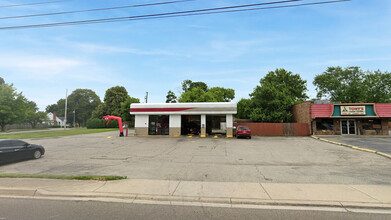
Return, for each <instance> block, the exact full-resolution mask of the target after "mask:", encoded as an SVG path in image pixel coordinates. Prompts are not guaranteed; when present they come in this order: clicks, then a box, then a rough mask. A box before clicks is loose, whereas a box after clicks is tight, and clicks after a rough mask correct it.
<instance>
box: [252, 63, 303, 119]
mask: <svg viewBox="0 0 391 220" xmlns="http://www.w3.org/2000/svg"><path fill="white" fill-rule="evenodd" d="M259 82H260V84H261V85H260V86H257V87H256V88H255V89H254V92H253V93H251V94H250V97H251V101H252V103H253V106H254V108H253V110H252V111H251V113H250V119H251V120H253V121H260V122H289V121H290V120H291V117H292V114H291V112H290V108H291V107H292V105H294V104H296V103H299V102H301V101H304V100H305V99H306V98H308V96H307V95H306V93H305V92H306V91H307V87H306V81H305V80H303V79H301V77H300V75H299V74H292V72H290V71H287V70H285V69H276V70H275V71H270V72H269V73H268V74H267V75H266V76H265V77H264V78H262V79H261V80H260V81H259Z"/></svg>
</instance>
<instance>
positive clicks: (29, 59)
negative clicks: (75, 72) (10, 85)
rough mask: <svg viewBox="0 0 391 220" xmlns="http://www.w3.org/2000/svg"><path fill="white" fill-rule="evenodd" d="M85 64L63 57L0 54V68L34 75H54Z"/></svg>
mask: <svg viewBox="0 0 391 220" xmlns="http://www.w3.org/2000/svg"><path fill="white" fill-rule="evenodd" d="M85 64H86V63H85V62H83V61H80V60H78V59H72V58H64V57H52V56H35V55H9V56H5V55H2V56H0V68H2V69H12V70H17V71H20V72H25V73H28V74H33V75H34V76H36V77H48V76H55V75H58V74H61V73H63V72H66V71H68V70H70V69H74V68H76V67H80V66H82V65H85Z"/></svg>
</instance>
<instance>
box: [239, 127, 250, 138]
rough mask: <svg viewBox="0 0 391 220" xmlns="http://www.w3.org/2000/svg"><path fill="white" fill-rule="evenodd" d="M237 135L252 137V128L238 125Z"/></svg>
mask: <svg viewBox="0 0 391 220" xmlns="http://www.w3.org/2000/svg"><path fill="white" fill-rule="evenodd" d="M235 136H236V137H237V138H240V137H247V138H249V139H251V130H250V128H248V127H245V126H238V127H237V128H236V131H235Z"/></svg>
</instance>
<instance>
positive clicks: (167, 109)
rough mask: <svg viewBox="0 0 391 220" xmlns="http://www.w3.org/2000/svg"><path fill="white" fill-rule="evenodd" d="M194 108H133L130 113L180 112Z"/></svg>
mask: <svg viewBox="0 0 391 220" xmlns="http://www.w3.org/2000/svg"><path fill="white" fill-rule="evenodd" d="M189 109H194V108H131V109H130V112H180V111H186V110H189Z"/></svg>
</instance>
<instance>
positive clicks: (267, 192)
mask: <svg viewBox="0 0 391 220" xmlns="http://www.w3.org/2000/svg"><path fill="white" fill-rule="evenodd" d="M259 185H260V186H261V188H262V189H263V191H265V193H266V194H267V196H269V198H270V200H273V199H272V197H271V196H270V195H269V193H268V192H267V191H266V189H265V187H263V185H262V183H259Z"/></svg>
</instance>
